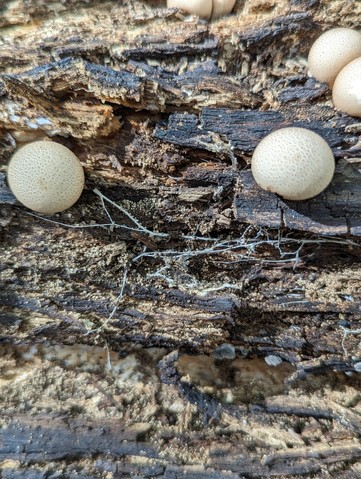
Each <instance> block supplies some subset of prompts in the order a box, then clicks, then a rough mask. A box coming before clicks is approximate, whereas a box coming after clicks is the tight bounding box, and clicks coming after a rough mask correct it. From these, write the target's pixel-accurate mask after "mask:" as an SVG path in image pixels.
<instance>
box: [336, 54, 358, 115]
mask: <svg viewBox="0 0 361 479" xmlns="http://www.w3.org/2000/svg"><path fill="white" fill-rule="evenodd" d="M332 100H333V104H334V105H335V108H337V109H339V110H341V111H344V112H345V113H348V114H349V115H352V116H358V117H361V58H356V60H353V61H352V62H350V63H349V64H348V65H346V66H345V67H344V68H343V69H342V70H341V71H340V73H339V74H338V75H337V77H336V80H335V83H334V84H333V90H332Z"/></svg>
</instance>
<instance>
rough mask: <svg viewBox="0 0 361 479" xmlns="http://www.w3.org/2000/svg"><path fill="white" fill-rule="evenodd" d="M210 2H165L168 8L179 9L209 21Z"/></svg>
mask: <svg viewBox="0 0 361 479" xmlns="http://www.w3.org/2000/svg"><path fill="white" fill-rule="evenodd" d="M212 4H213V2H212V0H167V7H168V8H180V9H181V10H184V11H185V12H187V13H191V14H192V15H198V16H199V17H201V18H205V19H206V20H209V18H210V17H211V14H212Z"/></svg>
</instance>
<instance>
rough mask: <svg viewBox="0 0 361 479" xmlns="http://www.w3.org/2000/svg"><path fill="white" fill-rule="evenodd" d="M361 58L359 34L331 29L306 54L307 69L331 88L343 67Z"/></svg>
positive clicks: (346, 29)
mask: <svg viewBox="0 0 361 479" xmlns="http://www.w3.org/2000/svg"><path fill="white" fill-rule="evenodd" d="M359 56H361V33H359V32H357V31H356V30H352V29H351V28H333V29H332V30H327V31H326V32H324V33H323V34H322V35H321V36H320V37H318V38H317V40H316V41H315V43H314V44H313V45H312V47H311V50H310V53H309V54H308V69H309V71H310V73H311V75H312V76H314V77H315V78H316V80H318V81H321V82H327V83H328V84H329V85H330V86H332V84H333V82H334V81H335V78H336V76H337V75H338V73H339V72H340V71H341V70H342V68H343V67H344V66H346V65H347V64H348V63H350V62H351V61H352V60H354V59H355V58H357V57H359Z"/></svg>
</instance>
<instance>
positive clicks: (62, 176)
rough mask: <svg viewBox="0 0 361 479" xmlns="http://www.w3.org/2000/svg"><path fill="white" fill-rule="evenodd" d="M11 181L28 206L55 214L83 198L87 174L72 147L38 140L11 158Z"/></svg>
mask: <svg viewBox="0 0 361 479" xmlns="http://www.w3.org/2000/svg"><path fill="white" fill-rule="evenodd" d="M7 180H8V184H9V186H10V189H11V190H12V192H13V193H14V195H15V196H16V198H17V199H18V200H19V201H20V202H21V203H22V204H23V205H24V206H26V207H28V208H30V209H32V210H34V211H37V212H39V213H47V214H53V213H58V212H59V211H64V210H66V209H67V208H70V206H72V205H73V204H74V203H75V202H76V201H77V200H78V199H79V197H80V195H81V193H82V191H83V188H84V171H83V167H82V166H81V164H80V162H79V160H78V158H77V157H76V156H75V155H74V153H72V152H71V151H70V150H69V148H66V147H65V146H63V145H61V144H60V143H55V142H53V141H35V142H33V143H28V144H27V145H25V146H23V147H21V148H20V149H19V150H17V151H16V152H15V153H14V155H13V156H12V157H11V159H10V163H9V165H8V172H7Z"/></svg>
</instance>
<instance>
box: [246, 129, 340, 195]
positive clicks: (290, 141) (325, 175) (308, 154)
mask: <svg viewBox="0 0 361 479" xmlns="http://www.w3.org/2000/svg"><path fill="white" fill-rule="evenodd" d="M251 166H252V174H253V177H254V179H255V180H256V182H257V183H258V184H259V186H261V188H263V189H264V190H268V191H272V192H274V193H278V194H279V195H281V196H283V198H285V199H288V200H306V199H308V198H312V197H313V196H316V195H318V194H319V193H321V191H323V190H324V189H325V188H326V187H327V186H328V184H329V183H330V181H331V179H332V177H333V174H334V171H335V160H334V157H333V154H332V150H331V148H330V147H329V146H328V144H327V143H326V141H325V140H324V139H323V138H321V137H320V135H318V134H317V133H314V132H313V131H311V130H307V129H306V128H297V127H290V128H281V129H280V130H276V131H274V132H272V133H270V134H269V135H268V136H266V137H265V138H263V140H262V141H261V142H260V143H259V144H258V145H257V147H256V149H255V150H254V153H253V157H252V164H251Z"/></svg>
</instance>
